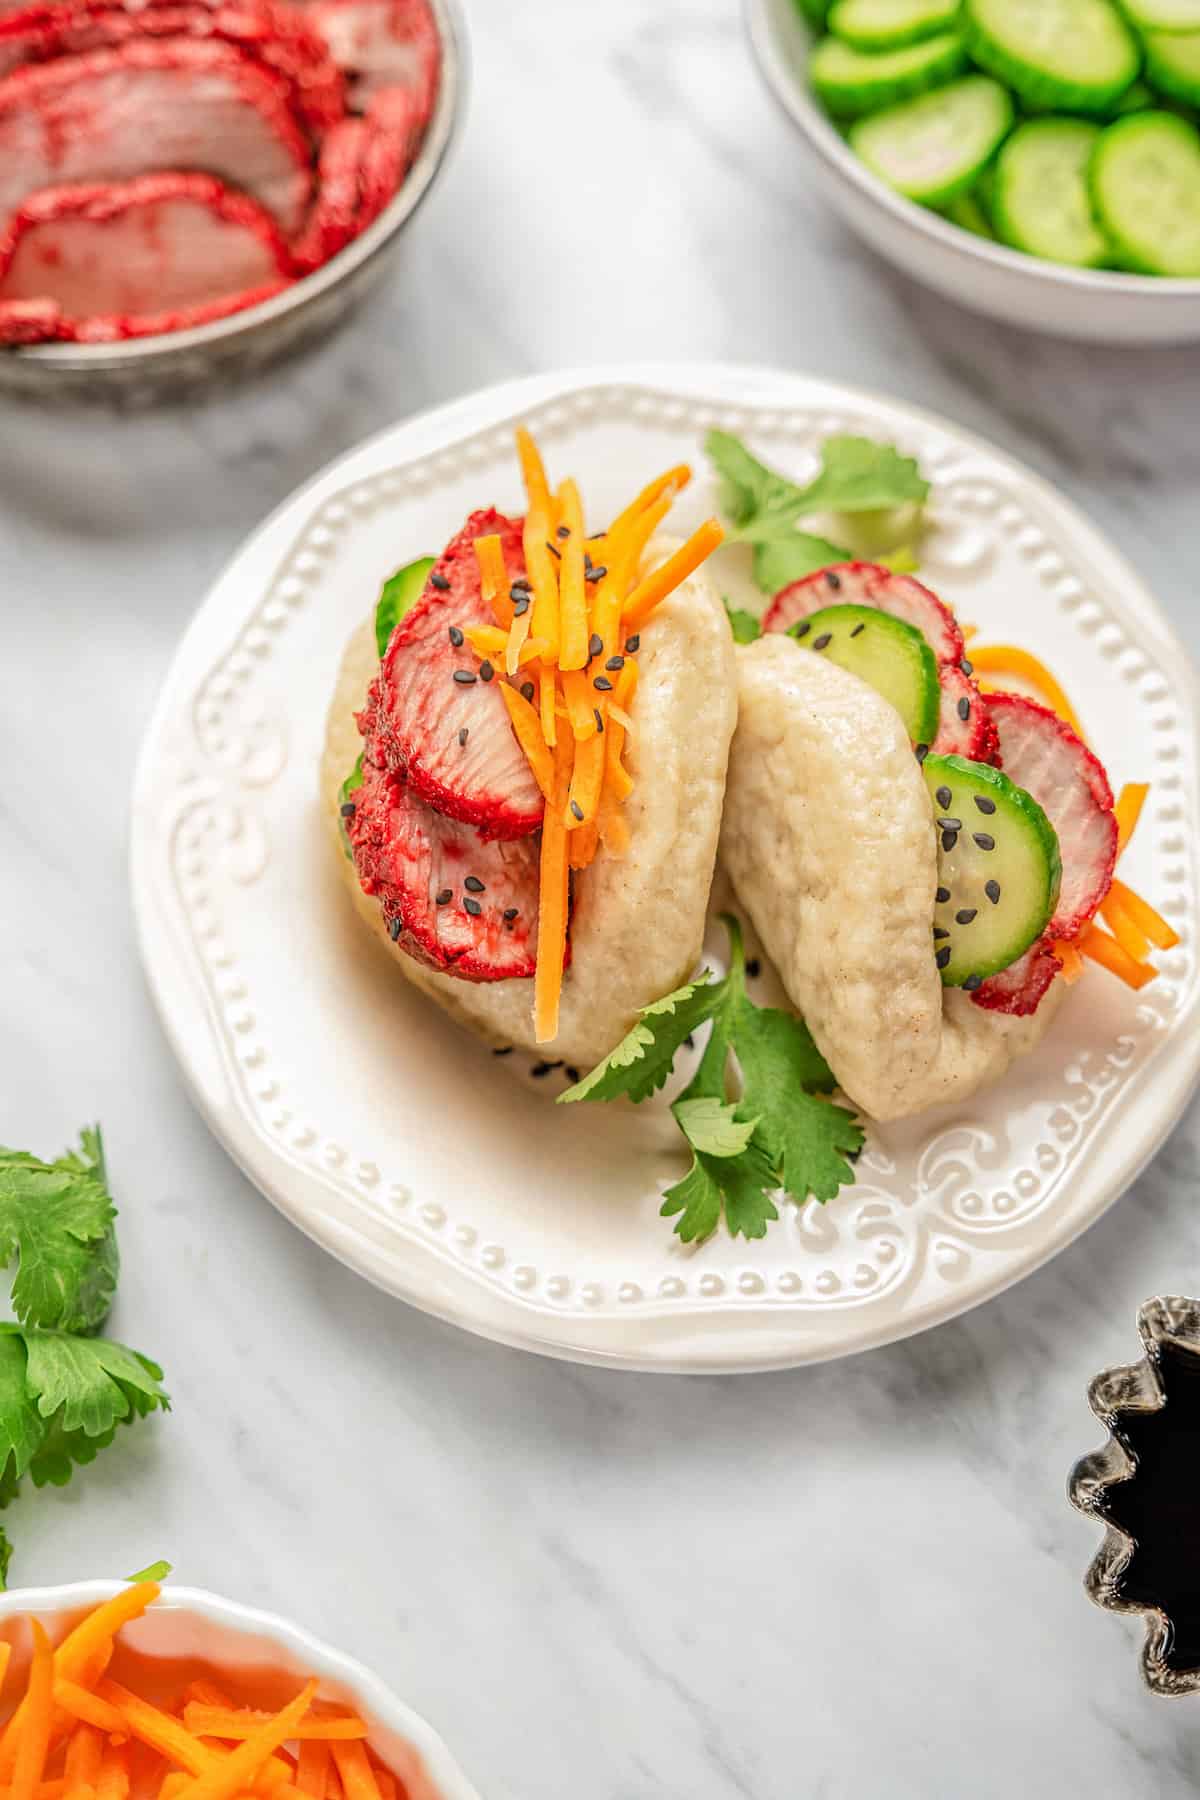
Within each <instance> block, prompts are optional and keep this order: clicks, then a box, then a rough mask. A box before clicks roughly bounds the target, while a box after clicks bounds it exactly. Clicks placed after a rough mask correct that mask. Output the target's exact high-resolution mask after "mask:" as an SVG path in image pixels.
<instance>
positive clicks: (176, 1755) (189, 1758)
mask: <svg viewBox="0 0 1200 1800" xmlns="http://www.w3.org/2000/svg"><path fill="white" fill-rule="evenodd" d="M99 1693H100V1696H101V1698H102V1699H104V1700H107V1701H108V1702H109V1703H110V1705H112V1706H115V1707H116V1709H117V1711H118V1712H119V1713H120V1715H121V1717H122V1719H123V1720H124V1721H125V1725H126V1728H127V1730H128V1731H129V1734H130V1736H131V1737H135V1738H137V1739H138V1741H139V1742H140V1743H143V1744H148V1745H149V1746H150V1748H151V1749H152V1750H157V1751H158V1753H159V1755H160V1756H165V1757H166V1758H167V1759H168V1761H169V1762H173V1763H177V1764H178V1765H179V1767H180V1768H181V1769H183V1770H185V1771H186V1773H187V1774H189V1775H197V1776H199V1775H203V1774H205V1773H206V1772H207V1771H208V1770H209V1769H211V1768H212V1767H214V1765H216V1764H217V1763H218V1762H219V1761H220V1760H221V1759H222V1756H223V1753H222V1752H220V1751H217V1750H213V1749H211V1748H210V1747H209V1746H208V1745H206V1744H201V1743H199V1742H198V1741H197V1740H196V1739H195V1738H194V1737H193V1736H192V1734H191V1732H190V1731H189V1730H188V1729H187V1727H186V1726H185V1725H184V1723H183V1721H182V1720H181V1719H175V1718H172V1716H171V1714H170V1713H168V1712H164V1711H163V1710H162V1708H161V1707H159V1706H153V1705H151V1703H150V1701H149V1700H143V1699H142V1697H141V1695H140V1694H134V1693H131V1692H130V1690H129V1689H128V1688H125V1687H122V1686H121V1685H120V1684H119V1683H118V1682H116V1681H112V1680H111V1679H109V1677H107V1676H106V1677H105V1678H104V1680H103V1681H101V1682H100V1684H99Z"/></svg>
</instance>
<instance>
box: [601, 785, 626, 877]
mask: <svg viewBox="0 0 1200 1800" xmlns="http://www.w3.org/2000/svg"><path fill="white" fill-rule="evenodd" d="M600 842H601V843H602V844H603V845H604V848H605V849H606V850H607V851H608V854H609V855H610V856H612V857H615V858H616V859H617V860H618V861H620V859H621V858H622V857H624V856H627V855H628V853H629V826H628V825H627V824H626V822H625V818H624V815H623V814H622V813H620V812H618V810H617V806H616V803H615V801H614V799H613V797H612V796H611V795H606V796H605V797H604V799H603V800H602V801H601V802H600Z"/></svg>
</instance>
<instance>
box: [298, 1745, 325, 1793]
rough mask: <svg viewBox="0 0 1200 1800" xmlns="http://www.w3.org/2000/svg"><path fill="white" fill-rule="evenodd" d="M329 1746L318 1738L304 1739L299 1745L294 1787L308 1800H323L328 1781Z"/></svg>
mask: <svg viewBox="0 0 1200 1800" xmlns="http://www.w3.org/2000/svg"><path fill="white" fill-rule="evenodd" d="M329 1760H330V1758H329V1744H328V1742H327V1741H324V1740H322V1739H319V1738H306V1739H305V1740H304V1741H303V1742H302V1743H301V1745H300V1759H299V1761H298V1763H297V1765H296V1786H297V1787H298V1788H299V1790H300V1792H301V1793H302V1794H307V1795H308V1796H309V1800H325V1787H326V1784H327V1782H328V1779H329Z"/></svg>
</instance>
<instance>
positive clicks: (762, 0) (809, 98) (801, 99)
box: [743, 0, 1200, 306]
mask: <svg viewBox="0 0 1200 1800" xmlns="http://www.w3.org/2000/svg"><path fill="white" fill-rule="evenodd" d="M780 3H781V0H743V15H744V18H745V23H746V28H747V32H748V34H749V38H750V43H751V47H752V49H753V52H754V57H755V60H756V62H757V64H758V67H759V71H760V73H761V74H762V76H763V79H764V80H765V82H766V85H767V87H768V88H769V89H770V91H771V93H772V94H773V95H774V97H775V100H776V101H777V102H778V104H779V106H780V107H781V108H782V109H783V111H784V112H785V113H786V114H787V116H788V117H789V118H790V119H791V121H792V123H793V124H794V125H795V126H796V127H797V128H798V130H799V131H800V132H801V133H802V135H803V136H804V137H805V138H806V140H807V141H808V143H809V144H810V145H811V146H812V148H813V149H814V150H815V151H816V153H817V154H818V156H820V158H821V160H822V161H823V162H824V164H825V165H826V167H827V168H829V169H830V170H831V171H832V172H833V173H834V174H836V175H838V176H840V177H841V178H842V179H843V180H845V181H847V182H849V183H850V185H851V186H852V187H853V188H855V189H856V191H857V192H858V193H859V194H860V195H861V196H862V197H863V199H864V200H866V201H868V202H870V203H872V204H873V205H874V206H876V207H877V208H878V209H879V210H880V211H882V212H884V213H886V214H888V215H889V216H890V217H891V219H892V220H893V221H894V222H895V223H896V224H897V225H901V226H907V227H908V228H909V229H910V230H912V231H915V232H917V233H918V235H920V236H923V237H926V238H928V239H930V240H931V241H932V242H933V243H934V244H936V245H937V246H938V247H939V248H940V249H941V250H944V251H949V252H951V253H952V254H954V255H957V256H961V257H964V258H966V259H968V260H970V261H973V262H976V263H983V264H984V265H985V266H986V265H990V266H991V267H992V268H994V269H997V270H1003V271H1004V272H1005V273H1006V274H1009V275H1024V276H1028V277H1029V278H1030V279H1031V280H1034V281H1044V282H1046V283H1047V284H1049V285H1050V286H1052V287H1058V288H1062V289H1064V290H1066V291H1068V292H1070V291H1074V292H1075V293H1077V294H1079V295H1080V296H1081V297H1082V296H1084V295H1088V296H1091V297H1093V298H1094V297H1096V296H1097V295H1111V296H1113V297H1116V296H1120V297H1121V298H1122V299H1124V300H1132V299H1138V300H1152V301H1156V302H1157V303H1159V305H1160V306H1174V305H1180V304H1183V303H1186V302H1187V301H1191V302H1193V303H1195V302H1198V301H1200V277H1198V276H1190V275H1187V276H1181V275H1135V274H1128V273H1125V272H1124V271H1122V270H1120V269H1077V268H1074V267H1072V266H1071V265H1070V264H1068V263H1054V262H1048V261H1046V260H1045V259H1044V258H1042V257H1038V256H1027V255H1025V254H1024V252H1023V251H1020V250H1013V249H1011V248H1010V247H1009V246H1008V245H1007V244H1000V243H995V242H993V241H992V240H991V239H989V238H983V237H976V236H974V235H973V234H972V233H971V232H969V231H965V230H964V229H963V228H962V227H961V226H960V225H953V224H951V223H950V221H949V220H948V219H943V218H942V217H941V215H940V214H939V213H936V212H933V211H932V210H931V209H930V208H929V207H926V206H919V205H918V204H917V202H916V201H915V200H909V199H907V198H906V197H905V196H904V195H903V194H899V193H896V192H894V191H893V190H892V189H891V188H889V187H887V186H886V184H885V183H884V182H882V181H881V180H880V179H879V177H878V176H877V175H875V174H873V173H872V172H871V170H870V169H868V168H867V166H866V164H865V163H864V162H862V161H861V160H860V159H859V158H858V157H857V156H855V154H854V152H853V151H852V150H851V149H850V148H849V146H848V145H847V144H845V143H843V141H842V139H841V138H840V137H839V135H838V133H837V131H836V130H835V129H834V127H833V125H832V124H831V123H830V121H829V120H828V119H827V118H826V116H825V114H824V113H823V112H822V111H821V108H820V107H819V106H818V104H817V102H816V100H815V98H814V97H813V95H812V94H811V93H810V92H809V90H808V89H807V87H805V86H804V85H803V84H802V83H801V82H799V81H797V79H796V77H795V74H794V71H793V70H792V69H791V68H790V67H789V66H788V61H787V58H786V56H785V55H784V54H783V52H782V50H781V48H780V46H779V43H778V41H777V35H776V19H775V15H776V10H777V7H778V5H779V4H780ZM788 3H789V4H790V5H792V6H793V7H794V6H795V5H796V0H788ZM795 29H796V30H797V32H799V33H800V34H801V35H802V37H803V38H804V40H805V41H806V42H807V41H811V38H812V35H813V33H812V29H811V27H810V26H809V25H808V23H807V22H806V21H805V20H804V19H803V18H801V17H800V15H799V13H798V12H797V13H796V17H795Z"/></svg>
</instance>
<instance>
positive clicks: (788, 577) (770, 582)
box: [754, 525, 853, 596]
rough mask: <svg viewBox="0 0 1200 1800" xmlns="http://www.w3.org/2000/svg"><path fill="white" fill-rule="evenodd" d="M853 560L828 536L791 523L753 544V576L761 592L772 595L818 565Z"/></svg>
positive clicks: (819, 566) (818, 567) (800, 579)
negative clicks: (771, 536)
mask: <svg viewBox="0 0 1200 1800" xmlns="http://www.w3.org/2000/svg"><path fill="white" fill-rule="evenodd" d="M852 560H853V558H852V557H850V555H849V554H848V553H847V552H846V551H845V550H841V549H839V548H838V546H837V545H836V544H831V543H830V542H829V540H828V538H823V537H814V536H813V535H812V533H811V532H808V531H797V530H796V529H795V527H794V526H793V525H781V526H780V528H779V531H778V533H777V534H776V536H775V537H773V538H770V539H768V540H767V541H766V542H764V543H760V544H757V545H756V546H755V549H754V579H755V581H757V583H758V585H759V587H760V588H761V589H762V590H763V593H764V594H771V595H772V596H774V595H775V594H778V593H779V592H780V590H781V589H783V588H785V587H791V585H792V583H793V581H802V580H803V579H804V577H805V576H806V575H812V574H814V573H815V571H816V570H817V569H827V568H828V567H829V565H830V563H842V562H851V561H852Z"/></svg>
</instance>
